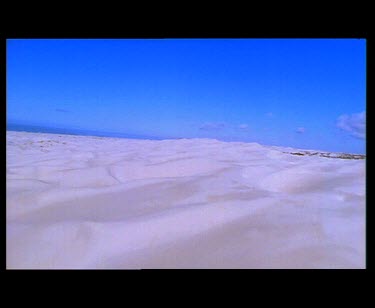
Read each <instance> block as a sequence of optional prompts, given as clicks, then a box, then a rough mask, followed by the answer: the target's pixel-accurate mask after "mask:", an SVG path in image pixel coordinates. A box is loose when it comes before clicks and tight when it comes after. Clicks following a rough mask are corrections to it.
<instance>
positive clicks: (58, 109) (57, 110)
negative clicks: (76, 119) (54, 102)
mask: <svg viewBox="0 0 375 308" xmlns="http://www.w3.org/2000/svg"><path fill="white" fill-rule="evenodd" d="M55 111H56V112H63V113H70V112H71V111H70V110H66V109H62V108H56V109H55Z"/></svg>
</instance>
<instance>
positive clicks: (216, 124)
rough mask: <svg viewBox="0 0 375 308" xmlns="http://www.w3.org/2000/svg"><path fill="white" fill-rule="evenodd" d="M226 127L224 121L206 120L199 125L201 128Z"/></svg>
mask: <svg viewBox="0 0 375 308" xmlns="http://www.w3.org/2000/svg"><path fill="white" fill-rule="evenodd" d="M224 127H225V123H223V122H206V123H204V124H203V125H201V126H200V127H199V129H200V130H219V129H223V128H224Z"/></svg>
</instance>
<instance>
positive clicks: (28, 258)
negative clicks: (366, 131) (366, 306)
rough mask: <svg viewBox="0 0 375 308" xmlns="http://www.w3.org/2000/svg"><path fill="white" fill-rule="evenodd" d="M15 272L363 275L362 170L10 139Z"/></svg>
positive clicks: (262, 156)
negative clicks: (349, 271) (319, 271)
mask: <svg viewBox="0 0 375 308" xmlns="http://www.w3.org/2000/svg"><path fill="white" fill-rule="evenodd" d="M6 137H7V140H6V142H7V148H6V215H7V221H6V225H7V226H6V231H7V234H6V240H7V242H6V257H7V259H6V262H7V268H9V269H142V268H145V269H146V268H254V269H255V268H261V269H268V268H365V264H366V262H365V251H366V245H365V240H366V236H365V227H366V224H365V218H366V217H365V211H366V201H365V178H366V176H365V159H358V160H357V159H340V158H328V157H319V156H303V155H301V156H299V155H291V154H290V153H291V152H296V151H298V149H291V148H283V147H272V146H263V145H259V144H257V143H241V142H222V141H217V140H213V139H179V140H162V141H156V140H135V139H120V138H105V137H103V138H102V137H91V136H73V135H57V134H44V133H27V132H13V131H7V134H6Z"/></svg>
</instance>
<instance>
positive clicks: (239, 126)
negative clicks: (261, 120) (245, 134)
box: [237, 124, 249, 130]
mask: <svg viewBox="0 0 375 308" xmlns="http://www.w3.org/2000/svg"><path fill="white" fill-rule="evenodd" d="M237 128H238V129H241V130H248V129H249V125H248V124H240V125H238V126H237Z"/></svg>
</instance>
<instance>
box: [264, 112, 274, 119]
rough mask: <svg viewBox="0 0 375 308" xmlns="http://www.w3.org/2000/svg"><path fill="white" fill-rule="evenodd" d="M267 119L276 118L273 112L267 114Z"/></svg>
mask: <svg viewBox="0 0 375 308" xmlns="http://www.w3.org/2000/svg"><path fill="white" fill-rule="evenodd" d="M266 117H268V118H273V117H274V114H273V113H272V112H267V113H266Z"/></svg>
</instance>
